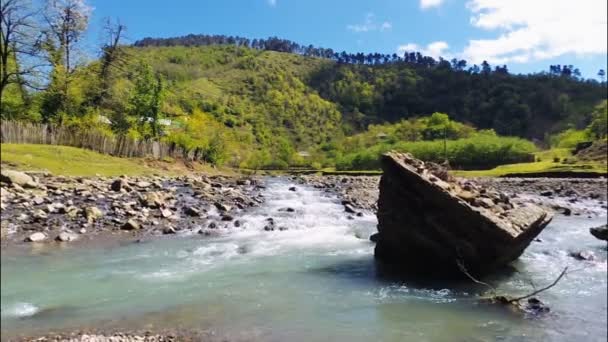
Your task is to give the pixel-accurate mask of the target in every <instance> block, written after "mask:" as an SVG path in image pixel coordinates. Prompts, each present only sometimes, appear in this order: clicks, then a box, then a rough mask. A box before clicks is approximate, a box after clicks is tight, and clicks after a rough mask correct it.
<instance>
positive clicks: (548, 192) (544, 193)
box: [540, 190, 553, 197]
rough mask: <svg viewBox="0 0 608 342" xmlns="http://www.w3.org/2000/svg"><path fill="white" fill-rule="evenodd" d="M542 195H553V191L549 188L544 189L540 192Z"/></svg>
mask: <svg viewBox="0 0 608 342" xmlns="http://www.w3.org/2000/svg"><path fill="white" fill-rule="evenodd" d="M540 195H541V196H545V197H549V196H553V191H550V190H547V191H542V192H541V193H540Z"/></svg>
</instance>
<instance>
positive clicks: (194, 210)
mask: <svg viewBox="0 0 608 342" xmlns="http://www.w3.org/2000/svg"><path fill="white" fill-rule="evenodd" d="M184 213H185V214H186V215H188V216H201V211H200V210H199V209H197V208H195V207H186V208H184Z"/></svg>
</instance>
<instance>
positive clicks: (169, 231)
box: [163, 226, 176, 235]
mask: <svg viewBox="0 0 608 342" xmlns="http://www.w3.org/2000/svg"><path fill="white" fill-rule="evenodd" d="M175 233H176V230H175V228H173V227H172V226H167V227H165V228H163V234H165V235H167V234H175Z"/></svg>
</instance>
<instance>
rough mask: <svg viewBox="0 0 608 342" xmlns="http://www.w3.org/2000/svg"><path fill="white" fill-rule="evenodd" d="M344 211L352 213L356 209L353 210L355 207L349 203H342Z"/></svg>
mask: <svg viewBox="0 0 608 342" xmlns="http://www.w3.org/2000/svg"><path fill="white" fill-rule="evenodd" d="M344 211H346V212H347V213H349V214H354V213H356V212H357V210H355V208H353V206H352V205H351V204H349V203H347V204H345V205H344Z"/></svg>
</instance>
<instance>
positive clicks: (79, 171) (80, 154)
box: [0, 144, 159, 176]
mask: <svg viewBox="0 0 608 342" xmlns="http://www.w3.org/2000/svg"><path fill="white" fill-rule="evenodd" d="M0 149H1V152H2V154H1V157H0V160H1V161H2V163H3V164H5V163H7V164H11V165H13V166H15V167H16V168H17V169H20V170H44V171H50V172H51V173H52V174H54V175H65V176H95V175H101V176H118V175H122V174H128V175H147V174H152V173H158V171H159V170H158V169H154V168H150V167H147V166H145V165H144V163H142V162H141V161H138V160H134V159H126V158H117V157H112V156H108V155H103V154H100V153H97V152H93V151H89V150H84V149H80V148H76V147H69V146H54V145H31V144H0Z"/></svg>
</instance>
